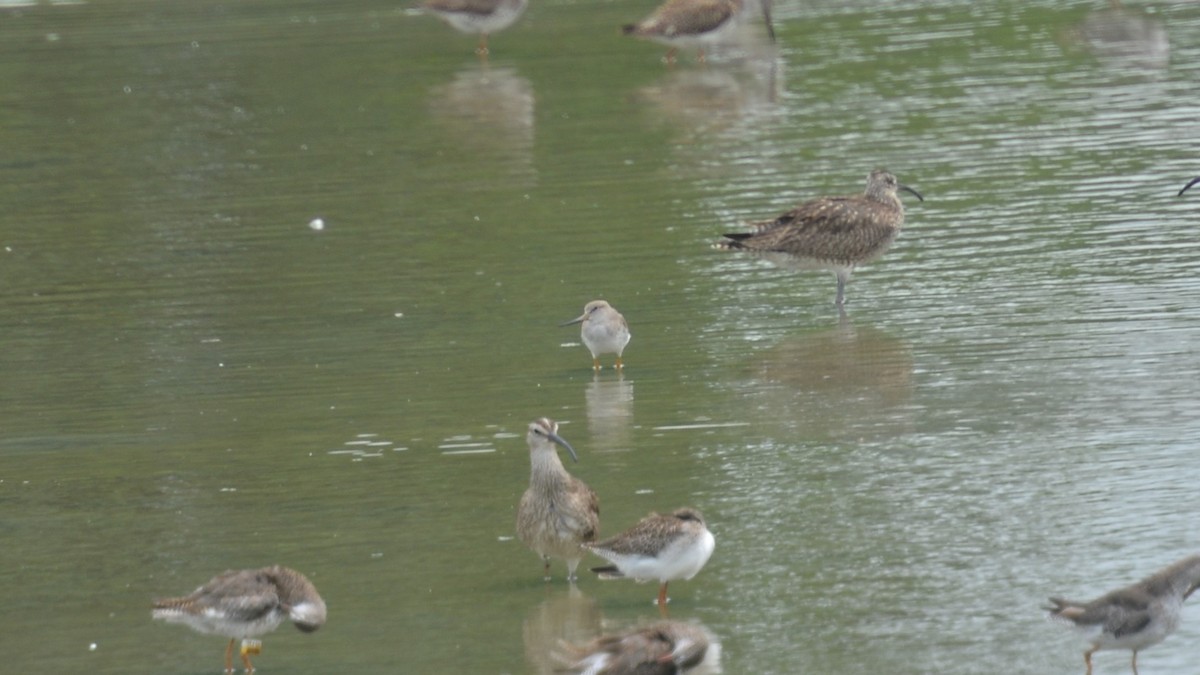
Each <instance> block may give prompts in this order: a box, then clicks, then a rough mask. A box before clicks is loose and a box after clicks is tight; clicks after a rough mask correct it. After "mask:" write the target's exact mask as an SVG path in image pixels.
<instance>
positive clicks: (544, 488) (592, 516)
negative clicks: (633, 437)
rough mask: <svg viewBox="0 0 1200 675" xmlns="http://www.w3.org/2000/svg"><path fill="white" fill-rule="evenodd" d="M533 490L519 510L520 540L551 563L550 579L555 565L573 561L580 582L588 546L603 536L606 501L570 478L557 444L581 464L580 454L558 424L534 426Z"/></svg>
mask: <svg viewBox="0 0 1200 675" xmlns="http://www.w3.org/2000/svg"><path fill="white" fill-rule="evenodd" d="M525 440H526V442H528V443H529V464H530V470H529V488H528V489H527V490H525V494H524V495H522V496H521V503H520V504H519V505H518V506H517V536H519V537H520V538H521V541H523V542H525V545H526V546H528V547H529V548H531V549H533V551H534V552H535V553H537V554H538V555H539V556H541V558H542V560H543V561H544V562H545V575H546V579H549V578H550V559H551V558H562V559H564V560H566V561H567V580H568V581H574V580H575V579H576V576H575V569H576V568H577V567H579V561H580V560H583V557H584V555H586V551H584V549H583V548H582V544H583V543H584V542H590V541H594V540H595V539H596V535H597V533H598V532H599V531H600V498H599V497H597V496H596V493H595V492H593V491H592V489H591V488H590V487H588V486H587V485H586V484H585V483H584V482H583V481H581V480H579V479H578V478H576V477H574V476H572V475H571V474H569V473H567V470H566V469H565V468H564V467H563V465H562V461H561V460H560V459H559V458H558V453H557V452H556V451H555V449H554V446H555V444H557V445H561V446H563V447H564V448H566V449H567V452H569V453H571V458H572V459H574V460H575V461H579V458H578V457H577V456H576V455H575V449H574V448H572V447H571V445H570V444H569V443H567V442H566V441H565V440H563V438H562V437H561V436H559V435H558V424H557V423H555V422H553V421H551V420H549V419H546V418H545V417H543V418H541V419H538V420H535V421H533V422H531V423H530V424H529V430H528V432H527V433H526V434H525Z"/></svg>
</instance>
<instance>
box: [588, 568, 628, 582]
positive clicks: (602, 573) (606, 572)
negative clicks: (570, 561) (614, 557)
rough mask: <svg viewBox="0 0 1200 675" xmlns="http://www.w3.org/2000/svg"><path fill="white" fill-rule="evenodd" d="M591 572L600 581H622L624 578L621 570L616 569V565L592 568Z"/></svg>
mask: <svg viewBox="0 0 1200 675" xmlns="http://www.w3.org/2000/svg"><path fill="white" fill-rule="evenodd" d="M592 571H593V572H595V573H596V574H597V576H599V577H600V578H601V579H623V578H624V577H625V575H624V574H621V570H620V569H618V568H617V566H616V565H604V566H602V567H593V568H592Z"/></svg>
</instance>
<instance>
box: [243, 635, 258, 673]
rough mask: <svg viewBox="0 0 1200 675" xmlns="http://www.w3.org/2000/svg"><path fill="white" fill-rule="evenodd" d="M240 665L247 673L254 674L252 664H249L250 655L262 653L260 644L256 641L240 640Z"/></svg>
mask: <svg viewBox="0 0 1200 675" xmlns="http://www.w3.org/2000/svg"><path fill="white" fill-rule="evenodd" d="M241 653H242V665H243V666H245V667H246V672H247V673H253V672H254V664H253V663H250V655H251V654H261V653H262V643H261V642H259V641H258V640H242V650H241Z"/></svg>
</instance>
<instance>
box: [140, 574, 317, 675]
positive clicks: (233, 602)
mask: <svg viewBox="0 0 1200 675" xmlns="http://www.w3.org/2000/svg"><path fill="white" fill-rule="evenodd" d="M151 616H152V617H153V618H155V619H160V620H162V621H166V622H168V623H182V624H184V625H186V626H189V627H191V628H192V629H193V630H197V631H199V632H201V633H210V634H214V635H223V636H225V637H227V638H229V646H228V647H227V648H226V649H225V672H226V673H232V672H233V644H234V642H236V641H237V640H238V639H241V640H242V647H241V656H242V664H243V665H244V666H245V667H246V672H248V673H249V672H253V671H254V664H252V663H251V662H250V655H251V654H259V653H261V652H262V642H261V641H259V640H253V639H251V638H254V637H257V636H259V635H263V634H264V633H269V632H271V631H273V630H275V629H276V628H278V627H279V624H281V623H283V622H284V620H285V619H286V620H289V621H291V622H293V623H295V624H296V628H299V629H300V630H302V631H304V632H305V633H311V632H313V631H315V630H317V629H318V628H320V627H321V626H322V625H324V624H325V601H324V600H322V599H321V596H320V595H319V594H318V593H317V589H316V587H315V586H313V585H312V582H310V581H309V580H308V579H307V578H306V577H305V576H304V575H303V574H301V573H299V572H297V571H296V570H293V569H288V568H286V567H280V566H279V565H275V566H273V567H264V568H262V569H257V570H240V571H230V572H226V573H224V574H222V575H220V576H218V577H214V578H213V579H211V580H210V581H209V582H208V583H206V584H204V585H203V586H201V587H200V588H197V589H196V590H195V591H193V592H192V593H191V594H190V595H185V596H183V597H178V598H160V599H158V600H155V601H154V609H153V611H152V612H151Z"/></svg>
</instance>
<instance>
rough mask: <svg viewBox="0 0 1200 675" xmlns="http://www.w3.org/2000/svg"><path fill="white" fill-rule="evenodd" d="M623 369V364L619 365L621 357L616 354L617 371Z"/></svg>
mask: <svg viewBox="0 0 1200 675" xmlns="http://www.w3.org/2000/svg"><path fill="white" fill-rule="evenodd" d="M624 367H625V364H624V363H621V355H620V354H618V355H617V370H620V369H622V368H624Z"/></svg>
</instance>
